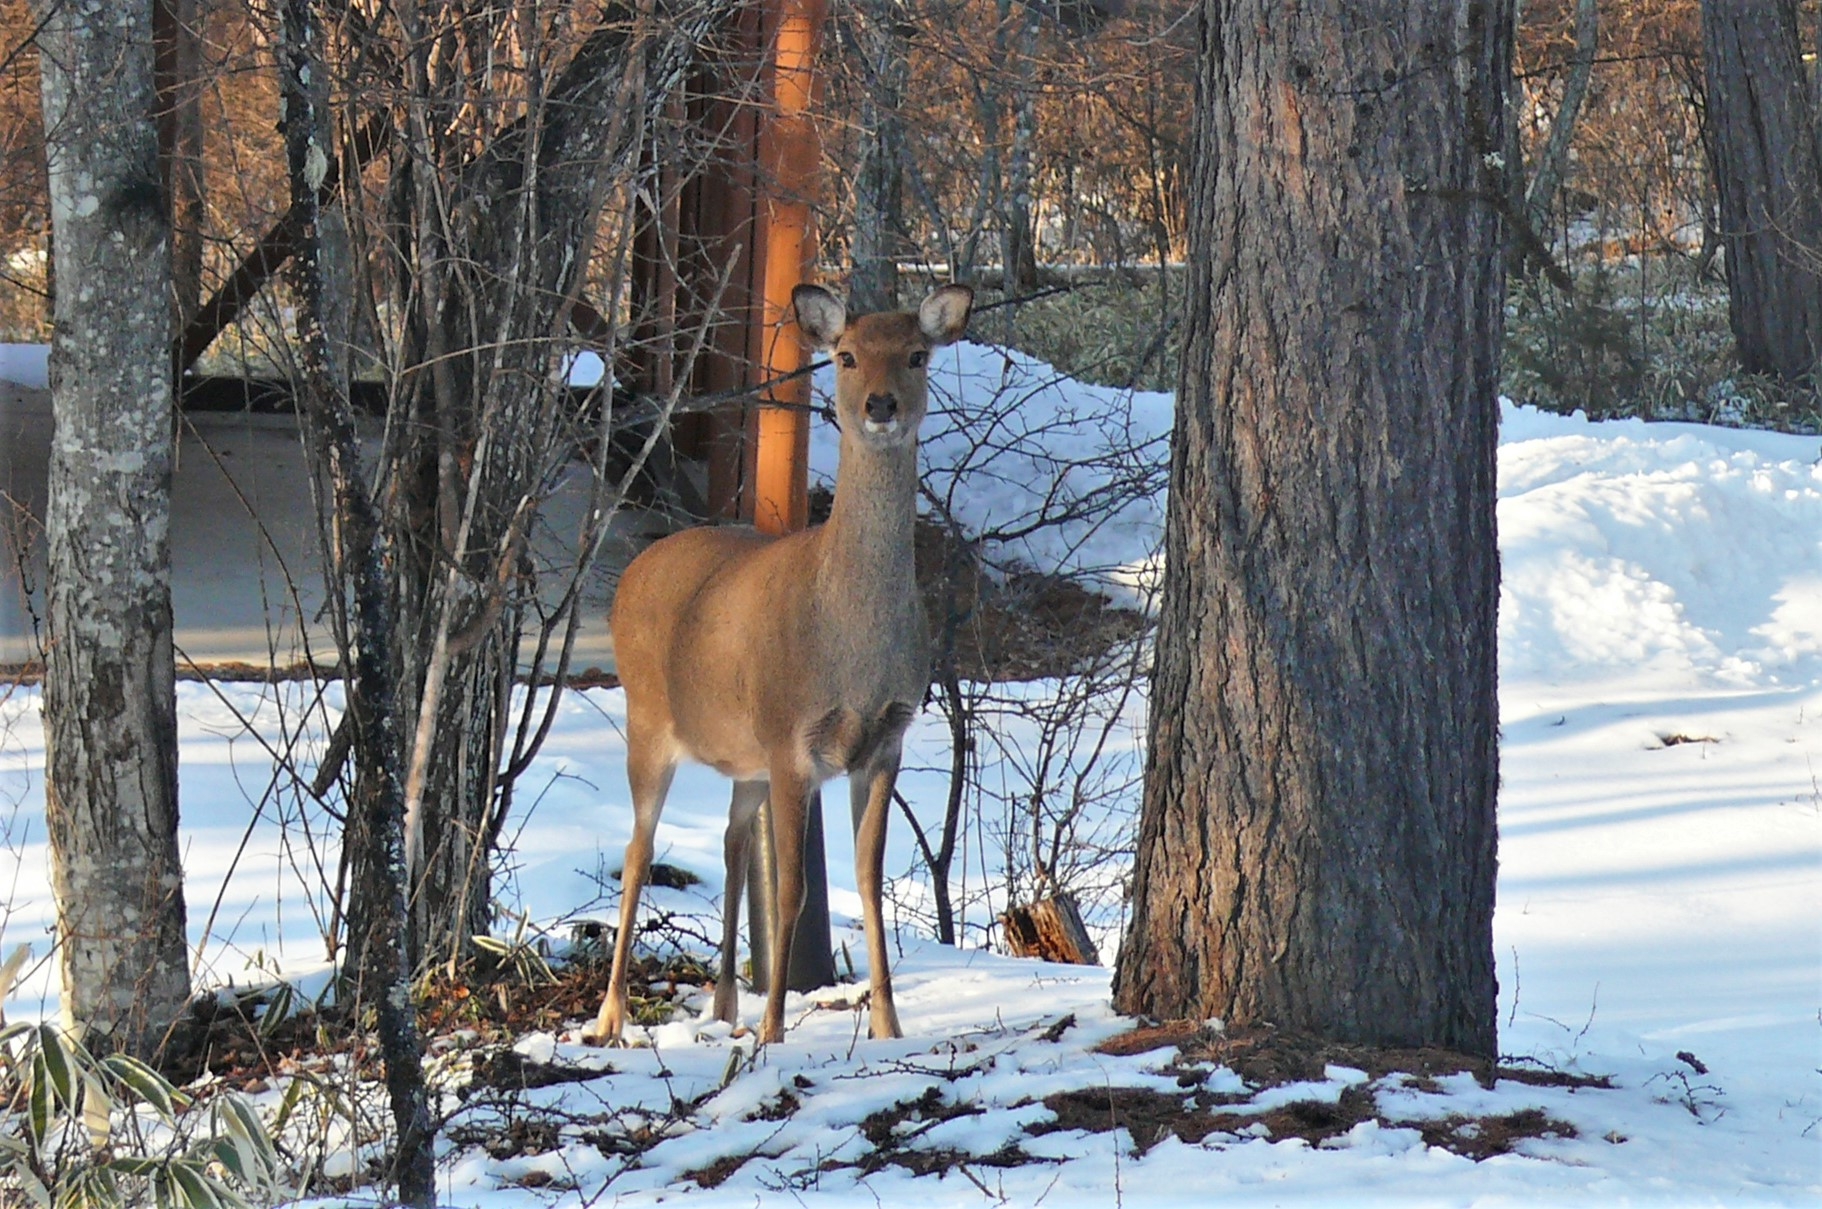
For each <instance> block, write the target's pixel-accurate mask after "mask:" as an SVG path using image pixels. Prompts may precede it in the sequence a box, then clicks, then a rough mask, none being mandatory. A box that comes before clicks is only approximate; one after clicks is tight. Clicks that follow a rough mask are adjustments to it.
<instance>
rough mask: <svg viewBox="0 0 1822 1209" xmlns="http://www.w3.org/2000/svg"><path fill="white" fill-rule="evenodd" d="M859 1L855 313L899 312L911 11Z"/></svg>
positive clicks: (897, 4) (898, 2) (890, 1)
mask: <svg viewBox="0 0 1822 1209" xmlns="http://www.w3.org/2000/svg"><path fill="white" fill-rule="evenodd" d="M854 7H855V9H856V10H857V15H858V17H859V20H857V21H855V22H854V27H855V34H854V40H855V47H854V49H855V51H856V54H857V57H858V58H859V60H860V62H859V65H858V68H857V70H859V71H860V72H861V73H862V87H863V92H862V97H861V106H860V130H861V139H862V152H861V154H862V159H861V163H860V171H859V173H858V174H857V177H856V180H855V184H854V236H853V242H852V243H851V244H850V246H849V254H850V258H851V259H852V261H853V273H852V275H851V276H850V277H849V280H848V305H849V306H850V307H851V308H853V309H854V310H856V311H895V310H897V309H898V258H899V256H900V254H901V253H902V252H904V251H905V244H906V239H905V213H904V210H905V207H904V176H905V122H904V118H903V117H901V116H900V114H899V107H900V106H901V105H902V104H903V103H904V92H905V87H906V84H907V81H908V79H909V76H910V70H911V67H910V60H909V59H908V58H907V56H906V53H905V39H904V35H903V34H902V33H901V32H900V28H899V27H900V25H901V23H903V22H905V21H906V20H908V16H907V14H906V13H905V12H904V4H903V3H902V0H860V2H859V3H857V4H855V6H854Z"/></svg>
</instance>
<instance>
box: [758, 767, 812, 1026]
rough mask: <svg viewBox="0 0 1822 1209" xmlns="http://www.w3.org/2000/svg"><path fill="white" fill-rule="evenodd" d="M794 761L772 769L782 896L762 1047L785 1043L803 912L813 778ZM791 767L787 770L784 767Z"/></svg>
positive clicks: (775, 842)
mask: <svg viewBox="0 0 1822 1209" xmlns="http://www.w3.org/2000/svg"><path fill="white" fill-rule="evenodd" d="M791 763H793V762H792V761H791V760H790V758H789V757H787V758H786V760H784V761H778V762H775V763H774V764H773V766H772V777H771V780H772V784H771V789H770V796H771V802H772V809H771V810H770V811H768V812H767V813H768V814H770V815H771V818H772V851H773V860H774V861H775V862H776V864H777V874H778V884H777V885H776V886H774V887H773V888H772V892H773V893H774V894H775V895H776V896H777V897H776V898H775V899H774V900H773V901H774V904H775V905H776V907H777V910H775V911H774V912H773V920H772V951H771V952H770V953H769V954H767V956H768V958H769V959H770V962H769V967H768V970H767V981H766V998H765V1017H764V1018H763V1020H761V1022H760V1026H759V1043H760V1044H761V1045H770V1044H771V1043H772V1042H774V1041H782V1040H784V993H785V986H786V984H787V983H788V982H789V981H790V974H791V937H792V934H793V933H794V931H795V930H796V927H797V916H798V914H799V913H800V912H801V911H802V910H803V895H804V881H803V831H804V823H803V820H804V812H805V811H806V810H808V809H809V808H810V805H811V799H812V796H813V795H812V790H813V789H814V788H815V787H814V786H813V785H812V784H811V783H810V779H809V778H808V777H806V776H804V775H803V774H802V773H800V772H798V771H797V769H796V768H795V767H790V766H789V765H790V764H791ZM781 764H782V765H785V766H783V767H781V766H780V765H781Z"/></svg>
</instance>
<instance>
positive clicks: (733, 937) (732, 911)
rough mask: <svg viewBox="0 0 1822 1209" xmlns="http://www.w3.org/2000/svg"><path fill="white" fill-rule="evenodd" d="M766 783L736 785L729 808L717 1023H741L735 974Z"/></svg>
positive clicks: (737, 783) (717, 984) (724, 845)
mask: <svg viewBox="0 0 1822 1209" xmlns="http://www.w3.org/2000/svg"><path fill="white" fill-rule="evenodd" d="M767 792H768V786H767V785H766V783H765V782H764V781H735V782H734V800H733V802H732V803H731V804H730V805H729V806H728V831H727V835H726V837H724V838H723V840H722V851H723V853H725V854H726V857H727V887H726V889H725V890H723V892H722V905H721V973H720V975H719V976H718V977H717V978H716V979H715V1019H717V1020H725V1021H727V1022H728V1023H729V1024H736V1023H738V1022H739V1016H740V980H739V976H738V974H737V973H736V972H735V970H736V963H737V962H738V959H739V957H740V898H741V896H742V895H743V894H745V893H746V879H747V858H748V856H749V855H751V853H752V850H753V838H754V835H755V834H756V829H755V828H754V826H753V822H754V820H755V819H757V818H758V817H759V808H760V807H761V806H763V805H765V799H766V793H767Z"/></svg>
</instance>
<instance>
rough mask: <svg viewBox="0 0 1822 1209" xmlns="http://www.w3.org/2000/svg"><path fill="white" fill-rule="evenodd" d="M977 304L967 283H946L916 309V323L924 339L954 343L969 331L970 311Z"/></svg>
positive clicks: (934, 342)
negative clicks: (921, 330)
mask: <svg viewBox="0 0 1822 1209" xmlns="http://www.w3.org/2000/svg"><path fill="white" fill-rule="evenodd" d="M973 307H974V291H973V290H972V289H970V288H969V287H967V286H965V285H946V286H944V287H942V288H941V289H939V290H933V291H932V292H931V294H930V296H929V297H928V298H926V299H924V302H923V305H922V306H920V307H918V308H917V326H918V327H919V328H921V329H923V333H924V339H926V340H928V341H929V342H930V343H931V344H933V345H942V344H954V343H955V342H956V341H957V340H960V339H961V338H962V333H963V332H965V331H967V330H968V312H969V311H970V310H972V309H973Z"/></svg>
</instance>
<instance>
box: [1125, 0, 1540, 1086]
mask: <svg viewBox="0 0 1822 1209" xmlns="http://www.w3.org/2000/svg"><path fill="white" fill-rule="evenodd" d="M1200 20H1201V46H1202V51H1201V62H1200V70H1199V80H1198V90H1197V92H1198V95H1197V102H1196V119H1197V127H1196V155H1195V159H1194V166H1193V168H1192V170H1191V174H1192V186H1191V207H1192V217H1191V221H1190V238H1191V255H1190V263H1191V265H1192V266H1193V267H1192V269H1191V274H1190V284H1189V292H1188V301H1187V328H1186V348H1185V351H1184V356H1183V371H1182V382H1181V390H1180V393H1179V396H1178V404H1177V421H1176V428H1175V432H1174V436H1173V445H1172V459H1171V477H1170V483H1171V490H1170V504H1169V512H1168V519H1167V522H1166V531H1165V532H1166V572H1165V581H1164V588H1163V604H1162V610H1161V614H1160V617H1159V629H1158V636H1157V654H1156V664H1155V670H1154V681H1153V690H1152V701H1151V731H1150V748H1149V755H1148V757H1147V768H1146V787H1145V800H1144V808H1143V813H1142V818H1141V824H1140V836H1139V848H1138V857H1137V867H1136V871H1135V877H1136V884H1135V888H1134V915H1133V922H1132V928H1131V931H1130V933H1129V934H1128V936H1127V939H1126V943H1125V946H1124V948H1123V950H1122V952H1121V956H1120V961H1119V967H1118V972H1117V975H1116V980H1115V1003H1116V1005H1117V1006H1118V1007H1119V1008H1120V1009H1121V1010H1123V1011H1127V1012H1144V1013H1149V1014H1153V1015H1157V1016H1165V1017H1208V1016H1218V1017H1221V1018H1223V1019H1225V1020H1227V1021H1229V1022H1235V1023H1248V1022H1263V1023H1271V1024H1274V1025H1276V1026H1278V1027H1281V1028H1287V1029H1294V1030H1299V1031H1307V1032H1312V1033H1315V1034H1318V1035H1322V1036H1326V1037H1331V1038H1336V1039H1343V1040H1349V1041H1357V1042H1366V1043H1382V1044H1419V1043H1430V1044H1441V1045H1448V1046H1454V1047H1458V1048H1461V1049H1464V1050H1467V1051H1470V1052H1474V1053H1479V1054H1491V1053H1492V1052H1493V1049H1494V1041H1495V1036H1494V1033H1495V990H1496V988H1495V980H1494V964H1493V947H1492V916H1493V895H1494V871H1495V869H1494V865H1495V825H1494V806H1495V792H1496V786H1497V780H1498V758H1497V757H1498V753H1497V740H1496V729H1497V723H1498V714H1497V702H1496V698H1495V685H1496V675H1495V646H1494V643H1495V637H1496V605H1497V594H1498V566H1499V564H1498V553H1497V550H1496V546H1495V540H1494V452H1495V444H1496V440H1497V430H1498V421H1499V414H1498V402H1497V394H1496V382H1497V369H1498V353H1499V346H1500V337H1501V328H1502V319H1501V312H1502V303H1503V297H1504V289H1505V282H1504V274H1503V269H1502V261H1501V255H1500V248H1501V229H1500V228H1501V224H1500V221H1499V213H1500V209H1501V203H1500V201H1499V199H1500V197H1501V196H1503V193H1504V190H1505V188H1506V186H1505V184H1504V182H1503V181H1502V180H1500V179H1499V171H1500V169H1499V165H1500V163H1501V157H1500V156H1499V155H1498V154H1497V153H1498V152H1499V151H1500V149H1501V148H1502V147H1503V146H1504V131H1503V120H1504V114H1503V108H1502V103H1501V98H1502V93H1503V89H1504V84H1505V79H1506V73H1507V71H1508V70H1509V67H1510V61H1511V41H1510V39H1511V31H1512V22H1511V19H1510V12H1509V11H1508V10H1507V8H1506V5H1505V3H1503V2H1500V0H1494V2H1492V3H1470V4H1467V5H1465V6H1464V5H1460V4H1457V3H1455V2H1454V0H1419V2H1414V3H1409V4H1407V3H1404V2H1402V0H1399V2H1393V0H1373V2H1371V3H1362V2H1356V0H1320V2H1313V3H1307V4H1302V5H1297V6H1295V7H1286V6H1283V5H1279V4H1276V3H1273V2H1272V0H1204V3H1203V5H1202V9H1201V14H1200Z"/></svg>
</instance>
